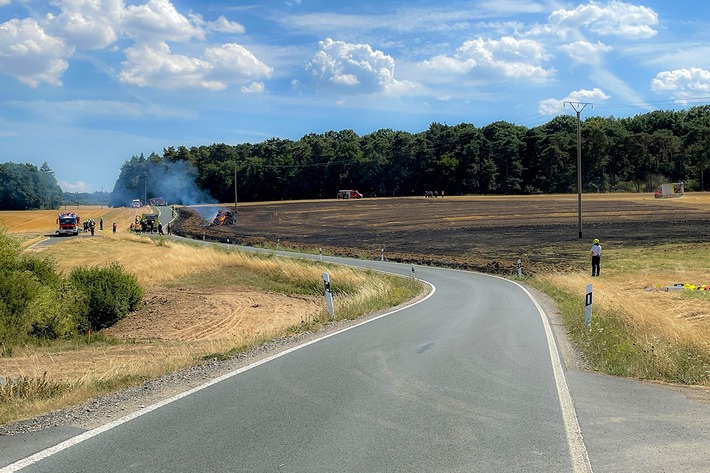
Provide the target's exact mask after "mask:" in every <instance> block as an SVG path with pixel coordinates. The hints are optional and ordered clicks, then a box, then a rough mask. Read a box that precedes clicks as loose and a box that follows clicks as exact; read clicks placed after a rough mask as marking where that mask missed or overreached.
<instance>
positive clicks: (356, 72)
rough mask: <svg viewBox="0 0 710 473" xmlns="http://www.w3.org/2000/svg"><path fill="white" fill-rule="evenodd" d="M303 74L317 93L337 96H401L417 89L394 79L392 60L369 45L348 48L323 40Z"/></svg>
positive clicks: (341, 44) (351, 45) (412, 85)
mask: <svg viewBox="0 0 710 473" xmlns="http://www.w3.org/2000/svg"><path fill="white" fill-rule="evenodd" d="M319 45H320V51H318V52H317V53H316V54H315V56H314V57H313V59H312V60H311V61H310V62H309V63H308V64H306V70H307V71H308V72H310V73H311V76H312V77H313V79H314V80H315V81H316V84H317V85H318V87H320V88H321V89H325V90H327V89H332V90H334V91H337V92H340V93H353V94H356V93H358V94H359V93H377V92H383V93H392V94H404V93H408V92H411V91H413V90H416V89H417V85H416V84H414V83H411V82H408V81H398V80H396V79H395V78H394V67H395V63H394V59H393V58H392V57H391V56H388V55H386V54H384V53H383V52H382V51H375V50H373V49H372V47H370V45H369V44H352V43H345V42H343V41H333V40H332V39H331V38H327V39H326V40H324V41H320V42H319Z"/></svg>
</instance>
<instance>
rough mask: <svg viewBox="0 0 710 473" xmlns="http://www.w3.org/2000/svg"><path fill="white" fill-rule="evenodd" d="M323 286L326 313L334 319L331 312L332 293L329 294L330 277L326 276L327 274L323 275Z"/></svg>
mask: <svg viewBox="0 0 710 473" xmlns="http://www.w3.org/2000/svg"><path fill="white" fill-rule="evenodd" d="M323 284H324V285H325V305H326V306H327V307H328V313H329V314H330V318H331V319H332V318H333V317H335V313H334V311H333V293H332V292H330V276H328V273H323Z"/></svg>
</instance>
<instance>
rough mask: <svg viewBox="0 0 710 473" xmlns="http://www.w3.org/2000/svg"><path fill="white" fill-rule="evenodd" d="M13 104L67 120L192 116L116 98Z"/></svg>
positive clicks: (180, 111) (180, 110)
mask: <svg viewBox="0 0 710 473" xmlns="http://www.w3.org/2000/svg"><path fill="white" fill-rule="evenodd" d="M12 105H13V106H15V107H18V108H23V109H25V110H30V111H32V112H34V113H35V114H37V115H39V116H47V117H51V119H53V120H56V121H57V122H62V123H68V122H72V121H74V120H75V119H78V118H81V119H85V118H86V117H101V118H113V119H119V120H120V119H135V118H141V117H157V118H180V119H185V118H195V112H194V111H192V110H187V109H181V108H177V107H170V106H165V105H156V104H153V103H150V102H123V101H118V100H68V101H54V102H52V101H47V100H34V101H29V102H28V101H22V102H12Z"/></svg>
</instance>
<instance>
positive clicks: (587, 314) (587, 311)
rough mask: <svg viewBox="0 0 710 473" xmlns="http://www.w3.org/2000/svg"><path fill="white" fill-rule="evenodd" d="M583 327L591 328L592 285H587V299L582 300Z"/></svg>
mask: <svg viewBox="0 0 710 473" xmlns="http://www.w3.org/2000/svg"><path fill="white" fill-rule="evenodd" d="M584 326H585V327H587V328H591V327H592V285H591V284H587V297H586V298H585V300H584Z"/></svg>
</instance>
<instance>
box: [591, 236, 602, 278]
mask: <svg viewBox="0 0 710 473" xmlns="http://www.w3.org/2000/svg"><path fill="white" fill-rule="evenodd" d="M590 256H591V258H592V276H596V277H599V267H600V263H601V259H602V247H601V245H600V244H599V238H595V239H594V241H593V242H592V250H591V252H590Z"/></svg>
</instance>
